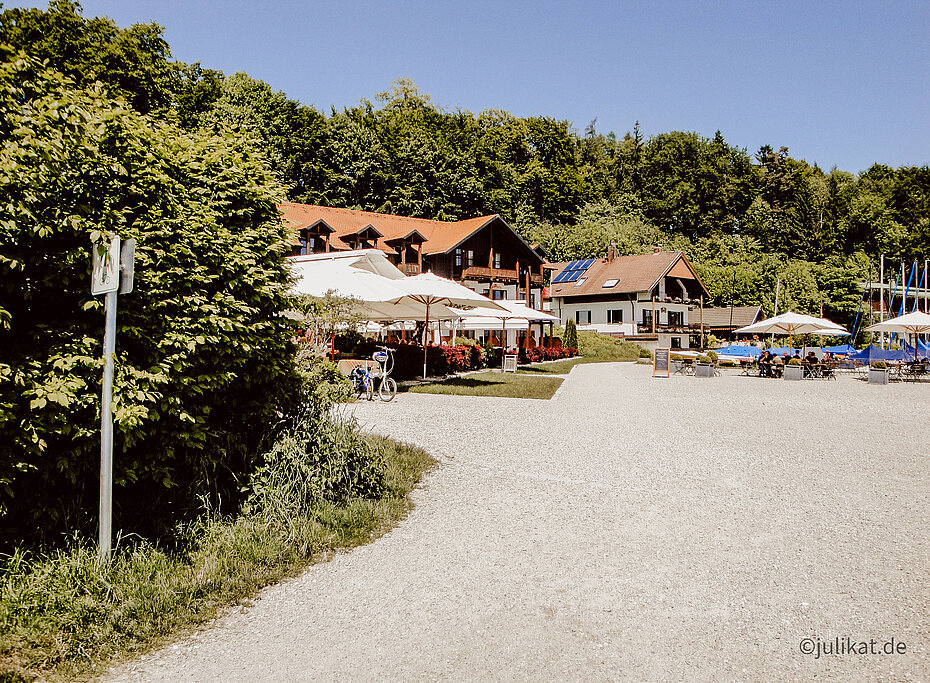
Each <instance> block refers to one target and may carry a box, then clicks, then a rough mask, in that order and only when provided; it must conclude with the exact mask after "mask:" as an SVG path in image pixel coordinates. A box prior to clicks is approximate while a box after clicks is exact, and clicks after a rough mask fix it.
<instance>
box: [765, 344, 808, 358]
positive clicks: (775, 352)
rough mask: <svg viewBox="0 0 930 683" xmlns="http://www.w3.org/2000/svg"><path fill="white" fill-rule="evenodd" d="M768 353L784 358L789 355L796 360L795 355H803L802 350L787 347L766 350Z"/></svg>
mask: <svg viewBox="0 0 930 683" xmlns="http://www.w3.org/2000/svg"><path fill="white" fill-rule="evenodd" d="M766 351H768V352H769V353H771V354H772V355H773V356H784V355H785V354H786V353H787V354H788V355H789V356H791V357H792V358H794V354H798V355H800V353H801V349H789V348H788V347H786V346H782V347H779V348H777V349H766Z"/></svg>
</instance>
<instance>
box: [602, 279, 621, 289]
mask: <svg viewBox="0 0 930 683" xmlns="http://www.w3.org/2000/svg"><path fill="white" fill-rule="evenodd" d="M618 282H620V280H607V282H605V283H604V284H602V285H601V287H602V288H603V289H610V288H611V287H616V286H617V283H618Z"/></svg>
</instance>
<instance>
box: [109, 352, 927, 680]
mask: <svg viewBox="0 0 930 683" xmlns="http://www.w3.org/2000/svg"><path fill="white" fill-rule="evenodd" d="M356 414H357V416H358V418H359V420H360V421H361V422H362V423H363V424H364V425H366V428H369V429H371V430H373V431H375V432H378V433H383V434H386V435H389V436H392V437H395V438H397V439H401V440H405V441H408V442H411V443H414V444H417V445H419V446H423V447H424V448H426V449H427V450H429V451H430V452H431V453H433V454H434V455H435V456H436V457H437V458H438V459H439V460H440V461H441V463H442V464H441V466H440V467H439V468H437V469H436V470H435V471H434V472H433V474H432V475H431V476H430V477H429V478H428V480H427V481H426V483H425V486H424V487H423V488H422V489H420V490H419V491H417V493H416V495H415V502H416V508H415V509H414V511H413V512H412V513H411V514H410V516H409V517H408V518H407V519H406V520H405V521H404V522H402V523H401V525H400V526H399V527H398V528H396V529H395V530H394V531H392V532H391V533H390V534H388V535H386V536H385V537H383V538H381V539H379V540H378V541H376V542H375V543H372V544H371V545H368V546H365V547H363V548H359V549H356V550H353V551H351V552H349V553H344V554H340V555H337V556H336V557H335V558H334V559H333V560H332V561H330V562H327V563H323V564H319V565H316V566H314V567H312V568H310V569H309V570H308V571H307V572H306V573H305V574H303V575H302V576H301V577H299V578H297V579H294V580H292V581H289V582H287V583H284V584H281V585H279V586H274V587H271V588H269V589H267V590H266V591H264V592H263V593H262V594H261V596H260V598H259V599H258V600H256V601H255V602H254V604H253V605H251V606H250V607H249V608H248V609H246V608H239V609H236V610H234V611H231V612H230V613H229V614H227V615H225V616H224V617H223V618H221V619H219V620H217V621H216V622H215V623H214V624H212V625H211V626H210V627H209V628H207V629H204V630H203V631H201V632H199V633H197V634H195V635H193V636H190V637H187V638H184V639H183V640H181V641H180V642H178V643H176V644H174V645H172V646H169V647H167V648H165V649H164V650H162V651H160V652H158V653H155V654H153V655H150V656H148V657H146V658H144V659H142V660H140V661H137V662H133V663H130V664H123V665H121V666H120V667H118V668H117V669H115V670H114V671H111V672H110V678H111V680H170V681H179V680H182V681H184V680H186V681H214V680H215V681H256V680H276V681H277V680H325V679H335V680H369V679H378V680H395V679H399V680H488V679H491V680H552V679H555V680H579V681H581V680H584V681H587V680H605V679H612V680H617V679H620V680H662V681H665V680H689V681H694V680H720V681H731V680H748V681H755V680H803V681H809V680H812V679H816V680H879V679H880V680H895V681H898V680H914V681H919V680H928V679H930V654H928V648H930V619H928V615H930V611H928V604H930V473H928V464H930V462H928V461H930V422H928V417H930V385H913V384H908V385H903V384H896V385H888V386H872V385H867V384H866V383H864V382H861V381H856V380H853V379H851V378H846V377H841V378H840V379H838V380H837V381H835V382H824V381H821V382H817V381H805V382H785V381H778V380H765V379H759V378H750V377H741V376H737V375H735V374H724V376H723V377H719V378H713V379H700V378H694V377H673V378H667V379H665V378H663V379H657V378H652V377H651V368H649V367H647V366H643V365H633V364H599V365H579V366H577V367H575V368H574V370H573V371H572V374H571V375H570V376H569V378H568V379H567V380H566V382H565V383H564V384H563V385H562V387H561V388H560V390H559V392H558V393H557V394H556V395H555V397H554V398H553V399H552V400H550V401H538V400H534V401H530V400H520V399H497V398H469V397H458V396H435V395H425V394H401V395H399V396H398V397H397V399H395V401H394V402H393V403H389V404H384V403H380V402H374V403H364V404H359V405H357V407H356ZM837 638H838V639H840V641H839V643H837V642H836V641H835V639H837ZM805 639H810V640H809V641H807V640H805ZM847 639H848V640H847ZM892 639H894V644H893V645H892V646H891V648H892V650H893V651H896V652H895V654H881V653H877V654H859V651H860V650H861V649H862V647H863V646H862V643H863V642H865V643H866V646H867V647H868V648H870V649H871V648H872V647H873V646H874V647H875V648H876V649H878V650H882V649H883V648H885V647H886V644H887V643H889V642H890V641H891V640H892ZM870 641H874V645H873V644H871V643H870ZM818 642H819V645H820V649H821V653H822V654H821V656H820V657H819V658H817V657H816V654H817V651H816V649H817V647H818ZM902 644H903V646H904V651H903V653H902V652H901V645H902ZM837 645H839V648H840V650H841V651H846V650H848V649H850V648H852V649H854V650H855V653H849V654H840V655H835V654H827V653H826V652H825V650H827V649H829V650H830V652H833V651H834V650H835V649H836V648H837ZM810 647H813V648H814V652H813V653H812V654H807V653H803V652H802V649H805V650H806V649H808V648H810Z"/></svg>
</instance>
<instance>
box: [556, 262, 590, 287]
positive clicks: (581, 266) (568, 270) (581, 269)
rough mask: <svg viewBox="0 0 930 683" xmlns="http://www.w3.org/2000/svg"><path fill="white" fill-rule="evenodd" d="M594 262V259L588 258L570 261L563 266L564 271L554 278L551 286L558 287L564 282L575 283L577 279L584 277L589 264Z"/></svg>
mask: <svg viewBox="0 0 930 683" xmlns="http://www.w3.org/2000/svg"><path fill="white" fill-rule="evenodd" d="M594 260H595V259H593V258H589V259H581V260H578V261H572V262H571V263H569V264H568V265H567V266H565V270H563V271H562V272H561V273H559V274H558V275H556V276H555V279H554V280H553V281H552V284H554V285H560V284H562V283H564V282H575V281H576V280H577V279H578V278H580V277H581V276H582V275H584V273H585V271H586V270H587V269H588V268H590V267H591V264H592V263H594Z"/></svg>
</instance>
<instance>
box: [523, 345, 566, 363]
mask: <svg viewBox="0 0 930 683" xmlns="http://www.w3.org/2000/svg"><path fill="white" fill-rule="evenodd" d="M576 355H578V352H577V351H576V350H575V349H572V348H569V347H565V348H558V349H553V348H546V347H543V346H537V347H536V348H535V349H520V362H521V363H540V362H542V361H545V360H562V359H563V358H571V357H572V356H576Z"/></svg>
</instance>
